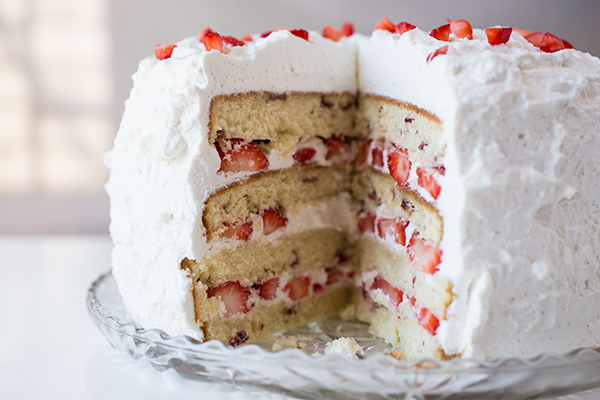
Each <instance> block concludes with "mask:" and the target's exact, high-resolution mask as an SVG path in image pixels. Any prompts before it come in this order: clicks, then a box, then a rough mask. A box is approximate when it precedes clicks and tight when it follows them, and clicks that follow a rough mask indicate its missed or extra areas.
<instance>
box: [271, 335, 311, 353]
mask: <svg viewBox="0 0 600 400" xmlns="http://www.w3.org/2000/svg"><path fill="white" fill-rule="evenodd" d="M310 339H311V338H310V337H309V336H284V337H280V338H277V339H276V340H275V343H273V346H271V350H273V351H279V350H283V349H284V348H288V349H303V348H305V347H306V341H308V340H310Z"/></svg>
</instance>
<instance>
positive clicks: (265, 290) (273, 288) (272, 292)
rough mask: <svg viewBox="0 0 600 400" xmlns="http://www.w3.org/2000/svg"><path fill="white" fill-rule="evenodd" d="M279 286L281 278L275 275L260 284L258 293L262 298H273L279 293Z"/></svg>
mask: <svg viewBox="0 0 600 400" xmlns="http://www.w3.org/2000/svg"><path fill="white" fill-rule="evenodd" d="M278 287H279V278H278V277H274V278H271V279H269V280H267V281H264V282H262V283H260V284H259V285H258V295H259V296H260V298H261V299H265V300H273V299H274V298H275V296H276V295H277V288H278Z"/></svg>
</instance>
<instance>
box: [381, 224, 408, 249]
mask: <svg viewBox="0 0 600 400" xmlns="http://www.w3.org/2000/svg"><path fill="white" fill-rule="evenodd" d="M407 226H408V222H407V221H398V220H395V219H380V220H378V221H377V233H378V234H379V237H381V238H384V239H385V238H386V237H391V238H393V239H394V242H396V243H398V244H399V245H402V246H404V245H405V244H406V232H405V231H406V227H407Z"/></svg>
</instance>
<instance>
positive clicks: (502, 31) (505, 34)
mask: <svg viewBox="0 0 600 400" xmlns="http://www.w3.org/2000/svg"><path fill="white" fill-rule="evenodd" d="M511 33H512V28H486V30H485V36H487V40H488V43H489V44H491V45H492V46H496V45H499V44H504V43H506V42H508V39H510V34H511Z"/></svg>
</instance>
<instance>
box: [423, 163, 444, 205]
mask: <svg viewBox="0 0 600 400" xmlns="http://www.w3.org/2000/svg"><path fill="white" fill-rule="evenodd" d="M417 175H418V176H419V180H418V184H419V186H421V187H422V188H423V189H425V190H427V191H428V192H429V194H430V195H431V197H433V198H434V199H437V198H438V196H439V195H440V191H441V190H442V188H440V185H438V183H437V182H436V181H435V179H434V178H433V176H431V174H430V173H429V172H427V171H425V169H423V168H421V167H419V168H417Z"/></svg>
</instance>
